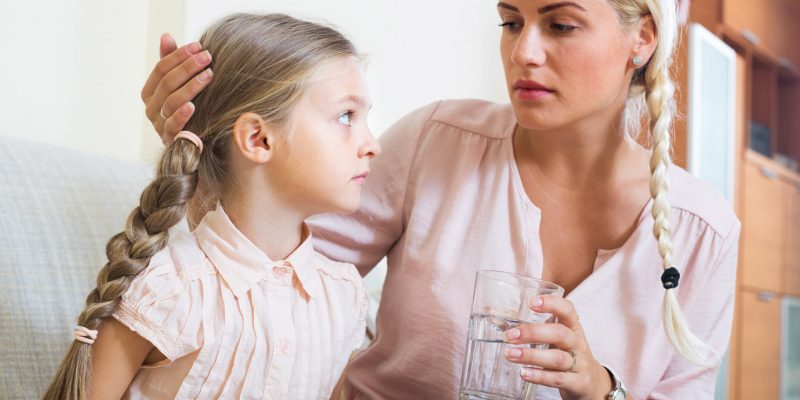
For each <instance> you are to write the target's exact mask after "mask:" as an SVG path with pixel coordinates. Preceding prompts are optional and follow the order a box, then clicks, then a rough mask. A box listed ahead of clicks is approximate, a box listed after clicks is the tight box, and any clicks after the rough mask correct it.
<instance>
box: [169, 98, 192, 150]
mask: <svg viewBox="0 0 800 400" xmlns="http://www.w3.org/2000/svg"><path fill="white" fill-rule="evenodd" d="M192 114H194V104H192V103H186V104H184V105H183V106H182V107H179V108H178V109H177V110H176V111H175V112H174V113H173V114H172V115H170V116H169V118H167V119H166V121H164V126H163V128H162V130H161V131H162V132H161V142H162V143H164V144H165V145H168V144H170V143H172V141H173V140H175V135H177V134H178V132H180V131H181V130H183V127H184V126H186V123H187V122H189V118H192Z"/></svg>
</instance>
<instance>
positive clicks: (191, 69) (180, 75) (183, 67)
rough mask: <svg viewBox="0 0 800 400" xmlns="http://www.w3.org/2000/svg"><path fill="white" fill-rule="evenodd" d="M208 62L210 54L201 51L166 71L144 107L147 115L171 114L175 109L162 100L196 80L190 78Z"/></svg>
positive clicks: (180, 102) (189, 99) (178, 103)
mask: <svg viewBox="0 0 800 400" xmlns="http://www.w3.org/2000/svg"><path fill="white" fill-rule="evenodd" d="M168 57H169V56H168ZM210 63H211V54H210V53H209V52H208V51H202V52H200V53H197V54H195V55H193V56H191V57H189V58H188V59H186V60H184V61H183V62H182V63H180V64H179V65H178V66H176V67H175V68H173V69H172V70H171V71H169V72H167V73H166V74H165V75H164V78H163V79H161V82H159V84H158V86H157V87H156V91H155V93H153V96H152V97H150V100H149V101H148V102H147V107H146V108H147V112H148V113H149V114H148V115H151V114H152V115H154V116H158V117H162V118H163V117H169V116H170V115H172V114H173V113H174V112H175V109H174V108H172V109H169V108H165V104H164V102H165V101H166V99H167V97H168V96H170V95H172V94H173V93H174V92H175V91H177V90H178V89H180V88H181V87H182V86H183V85H185V84H186V83H187V82H189V81H196V79H192V78H194V76H195V75H197V73H198V72H200V71H202V70H203V69H205V67H206V66H207V65H208V64H210ZM205 84H207V82H206V83H204V84H202V85H203V86H205ZM193 98H194V97H189V98H185V99H176V101H175V104H177V105H180V104H184V103H186V102H187V101H191V100H192V99H193ZM151 121H152V119H151Z"/></svg>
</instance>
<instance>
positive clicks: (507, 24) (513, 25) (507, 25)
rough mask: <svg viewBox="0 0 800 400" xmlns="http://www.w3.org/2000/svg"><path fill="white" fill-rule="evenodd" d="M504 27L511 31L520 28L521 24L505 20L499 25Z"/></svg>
mask: <svg viewBox="0 0 800 400" xmlns="http://www.w3.org/2000/svg"><path fill="white" fill-rule="evenodd" d="M497 26H499V27H501V28H503V29H507V30H508V31H509V32H516V31H518V30H519V28H520V24H519V23H517V22H513V21H508V22H503V23H502V24H500V25H497Z"/></svg>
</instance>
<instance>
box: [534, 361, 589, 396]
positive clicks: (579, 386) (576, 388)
mask: <svg viewBox="0 0 800 400" xmlns="http://www.w3.org/2000/svg"><path fill="white" fill-rule="evenodd" d="M520 376H522V379H524V380H526V381H528V382H530V383H535V384H538V385H544V386H549V387H553V388H560V389H562V390H564V391H566V392H567V393H575V394H579V393H590V392H592V391H593V389H592V382H591V376H590V375H589V374H573V373H571V372H563V371H546V370H542V369H538V368H522V369H521V371H520ZM584 397H585V396H584Z"/></svg>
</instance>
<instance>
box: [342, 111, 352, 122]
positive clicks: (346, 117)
mask: <svg viewBox="0 0 800 400" xmlns="http://www.w3.org/2000/svg"><path fill="white" fill-rule="evenodd" d="M352 117H353V112H352V111H348V112H346V113H344V114H342V115H340V116H339V123H340V124H342V125H347V126H352V125H351V124H350V118H352Z"/></svg>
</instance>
